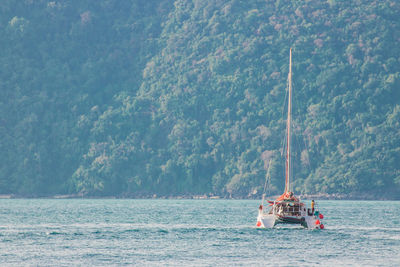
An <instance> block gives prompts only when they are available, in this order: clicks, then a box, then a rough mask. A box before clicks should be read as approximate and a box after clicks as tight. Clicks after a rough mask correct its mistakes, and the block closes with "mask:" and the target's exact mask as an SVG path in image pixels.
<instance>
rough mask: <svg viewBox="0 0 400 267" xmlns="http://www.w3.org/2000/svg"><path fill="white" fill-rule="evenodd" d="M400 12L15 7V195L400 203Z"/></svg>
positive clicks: (11, 159)
mask: <svg viewBox="0 0 400 267" xmlns="http://www.w3.org/2000/svg"><path fill="white" fill-rule="evenodd" d="M399 16H400V4H399V3H398V2H397V1H391V0H383V1H376V0H366V1H364V0H363V1H361V0H353V1H335V0H328V1H316V0H310V1H294V0H279V1H275V0H274V1H272V0H251V1H243V0H212V1H202V0H192V1H186V0H175V1H171V0H131V1H118V0H99V1H89V0H79V1H75V0H73V1H63V0H59V1H57V0H53V1H48V0H35V1H33V0H24V1H11V0H3V1H2V4H1V5H0V35H1V36H2V38H0V70H1V71H0V92H1V97H0V137H1V139H0V194H16V195H21V196H48V195H54V194H82V195H86V196H110V195H116V196H142V195H152V194H158V195H180V194H204V193H213V194H217V195H222V196H228V195H232V196H249V195H254V194H256V195H257V194H260V192H261V190H262V186H263V183H264V177H265V173H266V171H265V169H266V166H267V165H268V162H270V160H271V179H272V193H280V192H281V191H282V190H283V183H284V179H283V175H284V165H283V159H282V157H281V150H282V146H283V140H284V134H285V132H284V127H285V114H284V103H285V99H286V97H287V96H286V83H287V72H288V54H289V48H290V47H292V48H293V60H294V66H293V72H294V74H293V84H294V118H295V120H294V130H295V135H294V162H295V166H294V190H295V192H297V193H311V194H313V193H320V192H322V193H330V194H332V193H341V194H362V195H367V194H368V195H372V196H374V197H378V198H399V197H400V47H399V45H398V44H399V42H400V21H399Z"/></svg>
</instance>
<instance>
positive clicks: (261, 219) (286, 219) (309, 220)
mask: <svg viewBox="0 0 400 267" xmlns="http://www.w3.org/2000/svg"><path fill="white" fill-rule="evenodd" d="M316 222H317V218H316V217H315V216H303V217H292V216H280V215H276V214H259V215H258V218H257V226H258V227H260V228H274V227H275V226H276V225H278V224H291V225H294V224H298V225H301V226H302V227H304V228H307V229H319V224H317V223H316Z"/></svg>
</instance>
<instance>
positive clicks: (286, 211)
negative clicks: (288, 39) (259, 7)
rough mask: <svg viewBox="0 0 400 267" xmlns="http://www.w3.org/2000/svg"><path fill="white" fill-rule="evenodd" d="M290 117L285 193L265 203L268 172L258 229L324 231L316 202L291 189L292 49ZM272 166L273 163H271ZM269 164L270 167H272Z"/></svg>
mask: <svg viewBox="0 0 400 267" xmlns="http://www.w3.org/2000/svg"><path fill="white" fill-rule="evenodd" d="M288 91H289V96H288V115H287V121H286V140H285V142H286V160H285V161H286V162H285V191H284V193H283V194H282V195H281V196H279V197H278V198H277V199H276V200H274V201H265V188H266V185H267V181H268V177H269V168H268V171H267V180H266V185H265V186H264V194H263V197H262V202H261V205H260V207H259V210H258V217H257V227H261V228H273V227H274V226H276V225H278V224H298V225H301V226H303V227H304V228H308V229H324V225H323V223H322V219H323V218H324V216H323V215H322V214H321V213H320V212H319V210H318V207H317V206H316V205H315V202H314V200H312V201H311V208H307V207H306V204H305V203H304V202H302V201H301V200H300V199H299V198H298V197H296V196H295V195H294V193H293V190H292V188H291V183H290V182H291V178H292V171H291V170H292V164H291V134H292V133H291V132H292V116H291V115H292V114H291V113H292V49H290V56H289V75H288ZM270 164H271V162H270ZM270 164H269V165H270Z"/></svg>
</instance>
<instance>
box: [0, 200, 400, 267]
mask: <svg viewBox="0 0 400 267" xmlns="http://www.w3.org/2000/svg"><path fill="white" fill-rule="evenodd" d="M259 204H260V201H255V200H133V199H122V200H121V199H63V200H56V199H2V200H0V215H1V216H0V266H75V265H83V266H91V265H95V266H102V265H103V266H104V265H107V266H109V265H137V266H348V265H350V266H400V202H396V201H317V204H318V205H319V209H320V211H321V213H322V214H323V215H324V217H325V218H324V220H323V222H324V224H325V229H324V230H322V231H321V230H306V229H303V228H293V227H286V226H283V227H281V228H276V229H258V228H256V218H257V212H258V206H259ZM308 205H309V203H308Z"/></svg>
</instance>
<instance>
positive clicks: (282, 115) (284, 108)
mask: <svg viewBox="0 0 400 267" xmlns="http://www.w3.org/2000/svg"><path fill="white" fill-rule="evenodd" d="M288 93H289V79H287V80H286V90H285V99H284V100H283V104H282V105H281V106H282V112H281V119H282V120H284V121H286V119H285V118H284V112H285V110H286V99H287V98H288ZM286 138H287V132H286V131H285V135H284V138H283V139H281V145H280V147H281V149H280V150H281V157H283V152H284V151H285V149H286V145H287V144H286Z"/></svg>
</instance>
